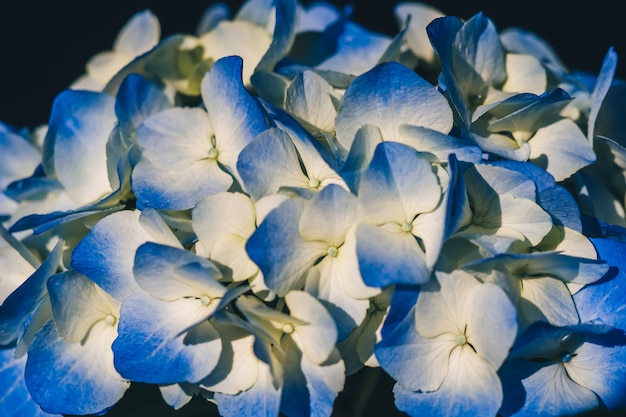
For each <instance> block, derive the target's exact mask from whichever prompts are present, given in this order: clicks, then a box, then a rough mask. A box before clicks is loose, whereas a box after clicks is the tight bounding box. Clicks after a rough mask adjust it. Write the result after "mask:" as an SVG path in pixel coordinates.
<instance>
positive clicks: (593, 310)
mask: <svg viewBox="0 0 626 417" xmlns="http://www.w3.org/2000/svg"><path fill="white" fill-rule="evenodd" d="M395 17H396V18H397V21H398V27H399V30H398V33H397V34H396V36H394V37H391V36H388V35H384V34H380V33H375V32H372V31H370V30H368V29H367V28H364V27H362V26H360V25H359V24H358V23H357V22H355V21H353V20H352V19H351V14H350V10H349V9H346V10H340V9H338V8H336V7H335V6H333V5H331V4H328V3H312V4H310V5H308V6H304V5H302V4H299V3H298V2H296V1H295V0H275V1H272V0H249V1H248V2H246V3H245V4H244V5H243V6H242V7H241V8H240V9H239V10H237V11H236V12H235V13H232V11H231V10H229V9H228V8H227V7H226V6H224V5H222V4H215V5H213V6H210V7H209V8H208V9H207V11H206V13H205V14H204V15H203V16H202V18H201V19H200V21H199V22H198V25H197V28H196V31H195V33H193V34H191V33H190V34H176V35H173V36H169V37H166V38H164V39H160V36H161V35H160V27H159V21H158V19H157V18H156V17H155V16H154V15H153V14H152V13H151V12H150V11H142V12H139V13H137V14H136V15H135V16H133V17H132V18H131V19H130V20H129V21H128V23H127V24H126V26H124V27H123V28H122V30H121V31H120V33H119V35H118V37H117V39H116V40H115V44H114V46H113V48H112V50H110V51H106V52H102V53H100V54H98V55H96V56H94V57H93V58H92V59H91V60H90V61H89V62H88V64H87V67H86V73H85V74H84V76H82V77H81V78H80V79H78V80H76V82H75V83H73V84H72V85H71V86H69V87H68V88H67V89H66V90H65V91H62V92H61V93H60V94H59V95H58V96H57V97H56V99H55V101H54V104H53V106H52V109H51V113H50V118H49V122H48V124H47V125H45V126H41V127H39V128H36V129H32V130H29V129H22V130H20V129H17V128H14V127H12V126H11V125H9V124H5V123H3V124H1V125H0V190H1V191H2V192H1V193H0V221H1V222H2V227H0V231H1V233H2V237H3V240H2V242H1V243H0V265H2V268H0V303H1V305H0V346H1V349H0V354H1V365H0V381H2V382H1V385H2V386H3V387H5V389H4V390H3V391H2V392H1V393H0V414H2V415H3V416H56V415H61V414H63V415H86V414H103V413H106V411H107V410H109V409H110V408H111V407H112V406H113V405H115V404H116V403H117V402H118V401H119V400H120V399H121V398H122V397H123V396H124V394H125V393H126V391H127V390H128V388H129V387H130V385H131V384H132V383H135V382H136V383H145V384H154V385H156V386H158V388H159V390H160V392H161V394H162V396H163V398H164V400H165V401H166V402H167V403H168V404H169V405H171V407H172V408H174V409H179V408H181V407H182V406H184V405H185V404H186V403H188V402H189V401H190V400H191V399H192V398H193V397H194V396H201V397H203V398H205V399H206V400H207V401H210V402H213V403H215V404H217V409H218V411H219V413H220V414H221V415H223V416H233V417H234V416H257V415H263V416H278V415H279V414H282V415H285V416H289V417H295V416H320V417H321V416H329V415H331V413H332V411H333V404H334V402H335V399H336V398H337V396H338V393H339V392H341V391H342V390H343V388H344V383H345V379H346V376H349V375H353V374H355V373H356V372H358V371H359V370H361V369H362V368H364V367H380V368H381V369H382V370H383V371H384V372H386V373H387V374H388V375H389V376H391V377H392V378H393V380H394V381H395V386H394V388H393V393H394V398H395V406H396V407H397V408H398V409H399V410H401V411H403V412H405V413H407V414H408V415H411V416H421V415H438V416H459V415H474V416H496V415H499V416H502V417H508V416H514V415H515V416H526V415H530V416H539V415H542V416H555V415H569V414H575V413H580V412H583V411H587V410H595V409H617V408H622V407H626V397H625V396H624V395H623V394H624V392H626V333H625V332H624V331H625V330H626V272H625V270H626V228H625V227H626V219H625V204H626V199H625V195H626V186H625V184H626V126H624V123H623V116H622V115H621V113H622V112H623V109H624V108H626V107H625V106H626V89H625V85H624V83H623V81H621V80H617V79H614V74H615V68H616V65H617V57H616V54H615V52H614V51H613V50H612V49H610V50H609V51H607V53H606V57H605V59H604V62H602V63H599V65H598V66H599V67H600V70H599V72H598V73H597V74H588V73H582V72H577V71H570V70H568V69H567V68H566V66H565V65H564V64H563V63H562V62H561V61H560V60H559V58H558V56H557V54H556V53H555V52H554V51H553V50H552V48H551V47H550V46H549V45H548V44H546V42H545V41H543V40H542V39H541V38H540V37H539V36H537V35H535V34H533V33H530V32H527V31H524V30H522V29H518V28H510V29H506V30H503V31H498V29H496V26H495V24H494V22H492V21H491V20H490V19H489V17H487V16H484V15H483V14H481V13H479V14H476V15H475V16H472V17H471V18H469V19H467V20H462V19H460V18H457V17H454V16H446V15H443V14H442V13H441V12H440V11H438V10H437V9H436V8H433V7H431V6H429V5H426V4H422V3H401V4H399V5H397V6H396V8H395ZM6 387H8V388H6Z"/></svg>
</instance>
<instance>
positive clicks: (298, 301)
mask: <svg viewBox="0 0 626 417" xmlns="http://www.w3.org/2000/svg"><path fill="white" fill-rule="evenodd" d="M285 303H286V304H287V307H289V312H290V313H291V315H292V316H293V317H295V318H297V319H300V320H304V321H306V322H307V323H306V324H302V325H297V326H294V329H295V333H296V335H297V336H298V337H297V338H294V340H295V341H296V343H297V344H298V347H299V348H300V350H302V352H303V353H304V354H305V355H306V357H307V359H308V360H309V361H310V362H311V363H312V364H317V365H319V364H321V363H322V362H324V361H326V360H327V359H328V357H329V356H330V354H331V352H332V351H333V349H334V348H335V343H337V327H336V326H335V322H334V321H333V318H332V316H331V315H330V313H328V311H327V310H326V308H324V306H323V305H322V304H321V303H320V302H319V301H318V300H316V299H315V298H314V297H313V296H311V295H310V294H308V293H306V292H304V291H290V292H288V293H287V294H285Z"/></svg>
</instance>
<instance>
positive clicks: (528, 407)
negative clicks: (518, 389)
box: [520, 363, 599, 416]
mask: <svg viewBox="0 0 626 417" xmlns="http://www.w3.org/2000/svg"><path fill="white" fill-rule="evenodd" d="M522 383H523V384H524V388H525V389H526V404H525V405H524V409H523V412H522V413H521V414H520V415H522V416H537V415H541V416H554V415H573V414H579V413H582V412H584V411H589V410H592V409H595V408H597V407H598V405H599V404H598V399H597V397H596V395H595V394H594V393H593V392H592V391H591V390H589V389H588V388H585V387H583V386H580V385H578V384H577V383H576V382H574V381H572V380H571V379H570V377H569V376H568V375H567V371H566V370H565V368H564V367H563V365H562V364H560V363H556V364H553V365H548V366H544V367H542V368H540V369H538V370H537V371H536V372H535V373H533V374H531V375H530V376H529V377H528V378H526V379H524V380H523V381H522Z"/></svg>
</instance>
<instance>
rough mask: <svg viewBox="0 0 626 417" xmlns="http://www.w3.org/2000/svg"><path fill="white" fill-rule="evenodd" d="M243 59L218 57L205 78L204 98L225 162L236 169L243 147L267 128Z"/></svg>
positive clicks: (203, 84)
mask: <svg viewBox="0 0 626 417" xmlns="http://www.w3.org/2000/svg"><path fill="white" fill-rule="evenodd" d="M242 68H243V60H242V58H241V57H239V56H229V57H224V58H221V59H219V60H217V61H216V62H215V63H214V64H213V65H212V66H211V69H210V70H209V71H208V72H207V74H206V75H205V77H204V78H203V80H202V84H201V87H200V88H201V93H202V101H203V102H204V106H205V107H206V110H207V113H208V115H209V118H210V119H211V123H212V125H213V129H214V133H215V140H216V147H217V149H218V150H219V152H220V155H219V156H218V159H219V161H220V163H221V164H223V165H225V166H227V167H228V169H229V170H231V171H234V172H233V174H235V176H237V172H236V164H237V158H238V157H239V153H240V152H241V150H242V149H243V148H244V147H245V146H246V145H247V144H248V143H250V142H251V141H252V140H253V139H254V138H255V137H256V136H257V135H258V134H259V133H261V132H262V131H264V130H265V129H266V128H267V124H266V122H265V117H264V113H263V111H262V108H261V105H260V104H259V102H258V101H257V100H256V98H255V97H254V96H252V95H251V94H250V93H249V92H248V90H247V89H246V88H245V87H244V85H243V81H242V79H241V72H242Z"/></svg>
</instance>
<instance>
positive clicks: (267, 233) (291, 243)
mask: <svg viewBox="0 0 626 417" xmlns="http://www.w3.org/2000/svg"><path fill="white" fill-rule="evenodd" d="M300 200H301V199H299V198H298V199H296V198H292V199H289V200H286V201H284V202H283V203H282V204H281V205H280V206H278V207H277V208H275V209H274V210H272V211H271V212H270V213H269V214H268V215H267V216H266V217H265V219H264V220H263V222H262V223H261V224H260V225H259V227H258V228H257V229H256V230H255V232H254V233H253V234H252V235H251V236H250V238H249V239H248V241H247V242H246V250H247V252H248V256H249V257H250V259H252V261H254V263H256V264H257V265H258V266H259V269H260V270H261V272H262V273H263V278H264V280H265V283H266V285H267V286H268V287H269V288H270V289H272V290H273V291H275V292H276V293H277V294H278V295H284V294H286V293H287V292H288V291H290V290H294V289H296V290H299V289H301V288H302V287H303V286H304V279H305V276H306V272H308V270H309V269H310V268H311V267H312V266H313V264H314V263H315V261H316V260H317V259H318V258H319V257H320V256H321V255H322V253H320V251H319V250H318V249H316V248H315V247H310V246H311V245H310V243H309V242H305V241H304V240H303V239H302V237H301V236H300V233H299V231H298V224H299V222H300V216H301V213H302V210H303V202H302V201H300Z"/></svg>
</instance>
